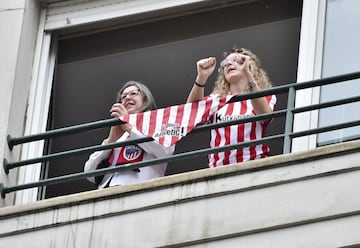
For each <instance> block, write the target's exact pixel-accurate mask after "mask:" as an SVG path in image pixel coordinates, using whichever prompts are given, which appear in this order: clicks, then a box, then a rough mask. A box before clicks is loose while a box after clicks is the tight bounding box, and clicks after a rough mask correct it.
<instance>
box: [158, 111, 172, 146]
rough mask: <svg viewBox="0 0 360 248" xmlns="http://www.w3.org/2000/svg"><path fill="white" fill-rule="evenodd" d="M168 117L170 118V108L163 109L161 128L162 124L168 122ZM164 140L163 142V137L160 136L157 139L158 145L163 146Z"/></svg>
mask: <svg viewBox="0 0 360 248" xmlns="http://www.w3.org/2000/svg"><path fill="white" fill-rule="evenodd" d="M169 117H170V107H168V108H165V109H164V116H163V119H162V122H161V126H163V125H164V124H166V123H168V122H169ZM164 140H165V137H164V136H161V137H160V138H159V143H160V144H164Z"/></svg>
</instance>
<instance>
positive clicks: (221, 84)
mask: <svg viewBox="0 0 360 248" xmlns="http://www.w3.org/2000/svg"><path fill="white" fill-rule="evenodd" d="M231 53H240V54H244V55H247V56H249V57H250V72H251V73H252V75H253V77H254V79H255V81H256V83H257V84H258V86H259V88H261V89H267V88H271V87H272V85H271V82H270V79H269V77H268V75H267V73H266V71H265V70H264V69H263V68H262V67H261V62H260V59H259V58H258V57H257V56H256V55H255V54H254V53H253V52H251V51H250V50H249V49H245V48H236V47H234V48H232V49H231V51H230V52H224V58H226V57H227V56H228V55H229V54H231ZM218 72H219V74H218V78H217V80H216V81H215V87H214V90H213V93H218V94H220V95H227V94H229V92H230V83H229V82H228V81H226V79H225V75H224V67H222V66H221V67H220V68H219V71H218Z"/></svg>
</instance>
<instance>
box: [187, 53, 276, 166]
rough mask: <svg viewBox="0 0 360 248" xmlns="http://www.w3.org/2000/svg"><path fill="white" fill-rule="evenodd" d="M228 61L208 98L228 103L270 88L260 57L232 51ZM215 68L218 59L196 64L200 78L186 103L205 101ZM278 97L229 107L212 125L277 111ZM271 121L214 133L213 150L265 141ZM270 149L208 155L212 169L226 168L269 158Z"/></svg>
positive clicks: (221, 66)
mask: <svg viewBox="0 0 360 248" xmlns="http://www.w3.org/2000/svg"><path fill="white" fill-rule="evenodd" d="M224 57H225V59H224V60H223V61H222V62H221V64H220V68H219V70H218V78H217V80H216V82H215V87H214V89H213V91H212V93H211V94H210V95H209V96H207V97H205V98H208V97H219V96H226V99H227V101H228V100H229V99H230V98H232V97H233V96H235V95H241V94H247V93H249V92H256V91H260V90H262V89H267V88H270V87H271V83H270V81H269V78H268V76H267V73H266V72H265V71H264V70H263V69H262V67H261V64H260V60H259V59H258V57H257V56H256V55H255V54H254V53H252V52H251V51H250V50H248V49H244V48H241V49H237V48H233V49H232V50H231V52H228V53H224ZM215 68H216V58H215V57H209V58H204V59H200V60H199V61H198V62H197V72H198V74H197V77H196V80H195V83H194V85H193V87H192V89H191V91H190V93H189V96H188V99H187V102H195V101H200V100H203V99H204V87H205V85H206V82H207V80H208V78H209V76H210V75H211V74H212V73H213V71H214V70H215ZM275 104H276V96H275V95H270V96H266V97H259V98H255V99H251V100H244V101H240V102H234V103H228V104H226V105H225V106H224V107H222V108H221V109H220V110H218V111H217V112H216V113H215V114H214V115H213V116H210V118H209V122H210V123H219V122H225V121H230V120H238V119H242V118H246V117H250V116H254V115H258V114H265V113H270V112H272V111H273V110H274V107H275ZM270 121H271V120H261V121H254V122H249V123H244V124H239V125H232V126H226V127H221V128H217V129H213V130H211V141H210V147H212V148H215V147H220V146H225V145H231V144H237V143H242V142H246V141H252V140H256V139H260V138H262V137H264V135H265V132H266V128H267V126H268V124H269V123H270ZM268 154H269V147H268V146H267V145H266V144H259V145H253V146H250V147H244V148H238V149H234V150H229V151H224V152H218V153H214V154H210V155H209V161H208V162H209V164H208V165H209V167H217V166H223V165H227V164H233V163H240V162H244V161H248V160H254V159H259V158H263V157H266V156H267V155H268Z"/></svg>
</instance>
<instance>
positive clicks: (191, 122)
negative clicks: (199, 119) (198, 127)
mask: <svg viewBox="0 0 360 248" xmlns="http://www.w3.org/2000/svg"><path fill="white" fill-rule="evenodd" d="M198 109H199V102H193V103H192V106H191V112H190V119H189V124H188V129H193V128H194V126H195V119H196V114H197V112H198ZM188 132H189V131H188Z"/></svg>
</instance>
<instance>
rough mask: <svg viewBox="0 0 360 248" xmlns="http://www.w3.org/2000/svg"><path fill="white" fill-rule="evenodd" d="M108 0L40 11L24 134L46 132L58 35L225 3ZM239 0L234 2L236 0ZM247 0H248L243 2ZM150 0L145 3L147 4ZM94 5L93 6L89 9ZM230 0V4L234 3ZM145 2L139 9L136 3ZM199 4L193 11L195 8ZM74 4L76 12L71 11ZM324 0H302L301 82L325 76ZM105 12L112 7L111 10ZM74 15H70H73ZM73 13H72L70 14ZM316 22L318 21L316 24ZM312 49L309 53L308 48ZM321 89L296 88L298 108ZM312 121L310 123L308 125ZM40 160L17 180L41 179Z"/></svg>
mask: <svg viewBox="0 0 360 248" xmlns="http://www.w3.org/2000/svg"><path fill="white" fill-rule="evenodd" d="M100 2H102V3H104V0H101V1H91V2H82V1H79V0H72V1H62V2H53V3H52V2H51V1H45V4H47V6H46V8H44V9H43V10H42V12H41V16H40V25H39V33H38V37H37V46H36V48H35V60H34V65H33V79H32V82H31V89H30V97H29V102H28V106H29V107H28V110H27V117H28V118H27V120H26V123H25V133H24V135H29V134H34V133H41V132H45V131H46V125H47V119H48V111H49V104H50V97H51V87H52V81H53V75H54V70H55V61H56V57H57V49H56V48H57V40H58V35H59V34H61V35H65V36H66V35H70V36H73V35H81V34H83V33H84V32H87V33H89V32H95V31H98V30H99V28H100V27H101V29H102V30H104V28H106V27H107V28H112V27H113V25H114V24H116V25H119V23H122V24H121V25H129V23H131V24H134V23H141V22H144V16H146V17H149V16H151V17H152V18H150V19H149V20H148V21H153V20H154V19H156V18H161V16H163V17H169V16H171V15H175V14H176V12H178V11H179V9H182V10H188V11H199V9H202V10H204V9H211V8H214V7H216V5H219V4H221V1H217V0H215V1H205V0H187V1H185V2H184V1H176V0H167V1H163V0H153V1H151V2H149V1H148V0H134V1H130V2H131V4H132V5H131V6H130V5H127V6H128V7H129V8H128V9H126V8H122V10H121V11H120V10H119V9H116V8H115V11H110V10H109V9H108V7H109V5H112V7H113V8H114V6H115V5H116V7H119V6H123V7H124V6H126V4H127V3H129V1H124V0H106V3H107V4H102V5H101V4H100ZM235 2H237V1H234V3H235ZM244 2H246V1H244ZM145 3H146V4H145ZM91 4H92V8H93V9H89V8H91ZM230 4H231V3H230ZM136 6H137V7H139V6H141V8H135V7H136ZM192 6H195V10H193V9H191V7H192ZM72 8H76V11H72ZM325 8H326V0H315V1H313V0H304V1H303V10H302V20H301V33H300V49H299V59H298V75H297V81H298V82H303V81H308V80H312V79H316V78H320V76H321V58H322V56H321V55H322V46H323V33H324V22H325ZM107 11H110V12H108V13H107ZM71 15H72V16H71ZM67 16H70V17H67ZM314 23H316V25H314ZM309 51H310V52H309ZM319 93H320V89H313V90H311V91H310V92H309V91H307V90H306V91H305V90H304V91H298V92H297V96H296V107H299V106H304V105H309V104H315V103H318V102H319ZM305 123H308V124H305ZM315 127H317V112H316V111H313V112H311V113H309V114H304V115H303V116H295V120H294V131H296V130H304V129H308V128H315ZM304 147H305V148H306V149H311V148H315V147H316V136H315V137H314V136H310V137H306V138H302V140H299V141H296V142H293V145H292V151H297V150H300V149H303V148H304ZM22 149H23V152H22V155H21V160H25V159H29V158H33V157H39V156H42V154H43V151H44V142H43V141H40V142H33V143H29V144H24V145H23V148H22ZM40 173H41V164H36V165H32V166H27V167H21V168H20V169H19V180H18V183H19V184H24V183H28V182H33V181H36V180H39V178H40ZM38 193H39V189H37V188H33V189H28V190H24V191H18V192H16V204H23V203H28V202H34V201H36V200H37V197H38Z"/></svg>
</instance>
